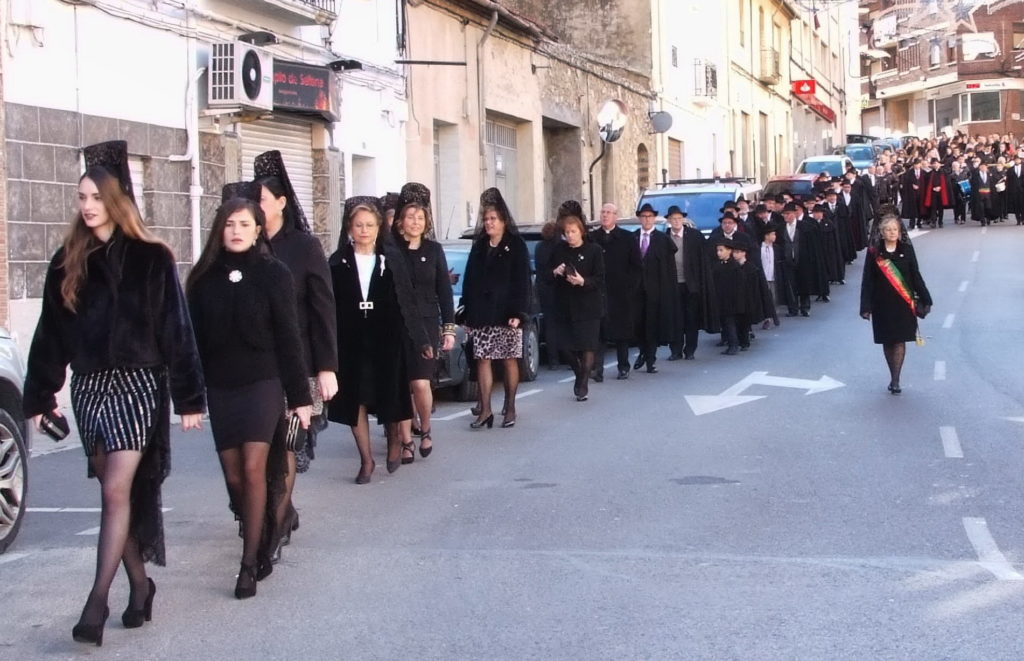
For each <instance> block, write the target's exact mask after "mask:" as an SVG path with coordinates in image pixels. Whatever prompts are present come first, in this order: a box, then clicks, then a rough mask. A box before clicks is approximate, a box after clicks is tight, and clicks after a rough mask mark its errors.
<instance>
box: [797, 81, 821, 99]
mask: <svg viewBox="0 0 1024 661" xmlns="http://www.w3.org/2000/svg"><path fill="white" fill-rule="evenodd" d="M791 89H792V90H793V94H810V95H812V96H813V95H814V93H815V92H817V91H818V83H817V82H815V81H813V80H794V81H793V84H792V87H791Z"/></svg>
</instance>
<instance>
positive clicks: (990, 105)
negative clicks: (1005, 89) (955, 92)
mask: <svg viewBox="0 0 1024 661" xmlns="http://www.w3.org/2000/svg"><path fill="white" fill-rule="evenodd" d="M999 119H1000V113H999V92H973V93H971V94H961V95H960V120H961V121H963V122H996V121H999Z"/></svg>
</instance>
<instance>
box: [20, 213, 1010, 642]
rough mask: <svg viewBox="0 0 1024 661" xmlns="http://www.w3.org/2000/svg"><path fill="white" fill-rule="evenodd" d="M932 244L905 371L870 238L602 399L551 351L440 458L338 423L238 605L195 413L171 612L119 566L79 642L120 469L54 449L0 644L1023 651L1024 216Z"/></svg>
mask: <svg viewBox="0 0 1024 661" xmlns="http://www.w3.org/2000/svg"><path fill="white" fill-rule="evenodd" d="M915 246H916V247H917V251H918V254H919V257H920V261H921V266H922V270H923V273H924V276H925V278H926V280H927V282H928V284H929V286H930V288H931V291H932V295H933V297H934V299H935V306H934V309H933V311H932V314H931V315H930V316H929V317H928V319H926V320H925V321H924V322H922V331H923V334H924V335H925V336H926V340H927V341H926V344H925V346H923V347H917V346H908V349H907V362H906V367H905V370H904V376H903V379H902V385H903V395H901V396H891V395H889V394H888V393H887V392H886V389H885V386H886V384H887V383H888V375H887V372H886V368H885V363H884V361H883V358H882V354H881V350H880V348H879V347H876V346H875V345H873V344H872V342H871V330H870V325H869V324H868V323H867V322H864V321H862V320H861V319H860V318H859V317H858V315H857V312H858V299H859V279H860V278H859V274H860V269H861V268H862V265H863V257H861V259H859V260H858V261H857V263H856V265H855V266H854V267H852V270H851V271H850V277H849V279H848V280H847V284H846V285H845V286H843V287H836V288H835V289H834V291H833V296H832V302H831V303H827V304H815V305H814V307H813V308H812V311H811V317H810V318H809V319H799V318H798V319H784V320H783V325H782V327H781V328H779V329H775V330H772V331H768V332H760V331H759V332H758V333H757V339H756V340H755V342H754V346H753V349H752V350H751V351H749V352H746V353H743V354H740V355H739V356H735V357H727V356H721V355H719V353H718V352H719V350H718V349H716V348H715V347H714V346H713V344H714V338H710V337H708V336H704V337H703V338H702V342H703V344H702V347H701V348H700V349H699V350H698V353H697V360H696V361H693V362H682V361H681V362H674V363H669V362H667V361H665V360H664V356H665V355H667V352H666V351H665V350H664V349H663V350H662V360H660V361H659V367H660V369H661V372H660V373H659V374H656V375H647V374H642V373H641V374H633V375H632V376H631V378H630V379H629V380H628V381H625V382H620V381H616V380H614V379H612V380H609V381H606V382H605V383H604V384H595V385H593V387H592V388H591V399H590V401H588V402H585V403H577V402H575V401H574V400H573V398H572V392H571V391H572V384H571V383H562V382H560V380H564V379H567V378H568V377H569V376H570V373H569V372H566V371H555V372H549V371H543V372H542V373H541V376H540V379H539V380H538V381H536V382H534V383H530V384H523V387H522V389H521V391H520V392H521V394H522V395H526V394H528V393H532V394H529V396H526V397H524V398H523V399H522V401H521V403H520V404H519V422H518V424H517V425H516V427H515V428H514V429H497V428H495V429H493V430H485V431H480V432H474V431H470V430H469V429H468V423H469V421H470V420H471V418H470V417H469V415H468V412H465V410H466V408H467V405H465V404H459V403H456V402H451V401H442V402H440V403H439V406H438V412H437V414H436V415H437V418H450V419H448V420H441V419H436V420H435V423H434V436H435V447H436V450H435V452H434V453H433V455H432V456H431V457H430V458H429V459H427V460H422V459H419V458H417V461H416V462H415V463H414V464H412V465H409V466H403V467H402V468H401V470H399V471H398V472H397V473H395V474H394V475H387V473H386V472H385V471H384V469H383V461H382V458H380V457H379V458H378V466H379V468H378V470H377V472H376V473H375V475H374V480H373V482H372V483H371V484H370V485H368V486H356V485H355V484H354V483H353V478H354V477H355V474H356V472H357V470H358V460H357V455H356V452H355V448H354V446H353V443H352V441H351V437H350V435H349V433H348V430H347V429H344V428H340V427H337V426H332V427H331V428H330V429H329V430H328V431H327V432H326V433H325V434H323V435H322V436H321V441H320V446H319V449H318V458H317V459H316V461H315V462H314V463H313V466H312V468H311V470H310V472H309V473H307V474H305V475H302V476H300V478H299V483H298V486H297V489H296V501H297V505H298V507H299V510H300V512H301V522H302V527H301V529H300V530H299V531H297V532H296V533H295V535H294V538H293V543H292V545H291V546H289V547H287V548H286V549H285V556H284V559H283V561H282V562H281V563H280V564H279V565H278V566H277V569H276V570H275V572H274V574H273V575H272V576H271V577H270V578H268V579H267V580H266V581H264V582H263V583H261V584H260V586H259V594H258V596H257V597H256V598H255V599H251V600H248V601H245V602H238V601H236V600H235V599H234V598H233V597H232V589H233V586H234V577H235V572H236V571H237V568H238V559H239V554H240V546H241V545H240V540H239V539H238V537H237V536H236V534H235V531H236V528H235V524H234V522H233V521H232V519H231V516H230V514H229V512H228V510H227V498H226V495H225V491H224V487H223V482H222V480H221V477H220V473H219V468H218V465H217V462H216V457H215V454H214V451H213V445H212V440H211V438H210V436H209V433H208V431H204V432H203V433H200V434H195V433H193V434H189V435H183V434H181V433H180V432H176V433H175V434H174V438H173V442H174V452H175V455H174V462H175V465H174V471H173V474H172V476H171V477H170V479H169V480H168V482H167V483H166V485H165V491H164V501H165V505H166V506H167V507H169V508H170V510H169V511H168V512H167V514H166V528H167V539H168V566H167V567H166V568H154V570H153V576H154V578H155V580H156V583H157V586H158V592H157V595H156V603H155V608H154V611H155V612H154V621H153V622H152V623H151V624H147V625H146V626H145V627H144V628H143V629H141V630H133V631H126V630H124V629H123V628H122V627H121V624H120V620H119V617H118V616H119V614H120V612H121V610H122V609H123V608H124V604H125V603H126V601H127V586H126V582H125V581H124V580H123V577H119V579H118V581H117V582H116V583H115V587H114V590H113V591H112V595H111V602H110V603H111V611H112V617H111V620H110V621H109V623H108V628H107V632H106V639H105V641H104V646H103V647H102V648H98V649H97V648H89V647H85V646H82V645H80V644H77V643H74V642H72V640H71V637H70V630H71V627H72V625H73V624H74V623H75V621H76V618H77V617H78V614H79V610H80V608H81V605H82V603H83V602H84V598H85V596H86V592H87V590H88V587H89V584H90V581H91V576H92V570H93V562H94V544H95V530H96V528H95V527H96V526H98V525H99V522H98V514H97V513H96V512H95V511H84V512H76V511H65V510H61V509H60V508H96V507H97V506H98V491H97V489H96V486H95V484H94V483H91V482H89V481H87V480H86V479H84V473H85V464H84V461H83V458H82V457H81V454H80V451H79V450H78V449H77V448H72V449H71V450H70V451H66V452H56V453H53V454H46V455H42V454H40V455H39V456H36V457H34V458H33V461H32V462H31V484H30V497H31V503H30V505H31V507H32V508H34V509H33V510H32V511H30V512H29V514H28V517H27V519H26V521H25V526H24V528H23V530H22V535H21V537H20V538H19V540H18V542H17V543H16V544H15V546H14V547H13V548H12V549H11V550H10V551H8V553H7V554H6V555H4V556H0V578H2V580H0V603H2V604H3V614H4V617H3V628H2V631H3V636H2V637H0V657H2V658H4V659H11V660H13V659H19V660H26V661H27V660H30V659H59V658H71V657H75V658H78V657H80V656H82V655H83V654H89V655H90V656H91V657H93V658H126V659H127V658H131V659H170V658H189V659H241V658H261V659H298V658H302V659H335V658H340V659H349V658H364V659H406V658H408V659H413V658H415V659H588V660H589V659H737V660H755V659H786V660H791V659H799V660H803V659H809V660H811V659H813V660H831V659H857V660H861V659H914V660H923V659H927V660H930V659H950V660H963V659H986V660H999V659H1007V660H1012V659H1020V658H1024V642H1022V641H1021V636H1020V632H1021V629H1022V626H1021V612H1022V608H1021V607H1022V606H1024V526H1022V522H1024V508H1022V502H1024V487H1022V477H1021V476H1022V474H1024V470H1022V469H1024V452H1022V447H1024V405H1022V401H1024V382H1022V379H1021V373H1022V372H1021V368H1022V363H1024V359H1022V352H1021V349H1020V348H1019V343H1018V342H1017V340H1018V337H1019V333H1020V329H1021V328H1022V327H1024V311H1022V308H1021V306H1020V301H1021V300H1022V294H1024V271H1022V269H1021V267H1020V254H1021V251H1022V248H1024V228H1021V227H1015V226H1013V225H1012V223H1011V224H1009V225H996V226H993V227H991V228H989V229H988V230H982V229H980V228H978V227H976V226H973V225H972V226H966V227H958V226H951V225H949V224H947V226H946V227H945V228H944V229H942V230H938V231H931V232H925V233H924V234H921V235H919V236H917V237H916V238H915ZM753 373H767V374H753ZM752 374H753V376H752ZM771 377H784V378H787V379H801V380H805V381H808V382H811V381H815V382H818V383H819V385H820V391H817V392H813V393H811V394H807V392H808V391H807V387H809V386H813V385H814V384H813V383H809V384H808V383H805V384H799V383H797V382H794V381H785V380H784V379H772V378H771ZM822 377H828V378H827V379H822ZM836 382H838V384H841V385H838V384H837V383H836ZM797 385H804V386H805V387H804V388H803V389H801V388H797V387H792V386H797ZM533 391H536V392H533ZM723 393H724V396H723V397H722V398H719V399H718V400H708V399H704V400H692V401H695V402H699V404H698V409H700V410H703V409H706V408H709V406H708V403H709V402H711V403H713V404H715V406H718V405H721V404H725V403H729V402H731V403H733V405H732V406H729V407H727V408H721V409H718V410H712V411H708V412H703V413H702V414H701V415H697V414H696V413H695V412H694V409H692V408H691V406H690V404H689V403H688V400H687V399H686V396H712V395H722V394H723ZM758 396H759V397H760V398H758V399H754V397H758ZM730 397H739V398H743V397H749V398H750V399H748V400H745V401H743V402H742V403H739V401H740V400H737V399H731V400H730V399H728V398H730ZM498 406H500V399H499V397H497V396H496V398H495V407H496V408H497V407H498ZM702 407H703V408H702ZM710 408H714V406H711V407H710ZM460 412H465V414H464V415H458V414H459V413H460ZM375 443H376V449H377V452H378V454H379V455H381V457H382V455H383V441H382V440H381V439H380V438H379V435H378V439H377V441H376V442H375ZM54 449H57V448H56V447H54V446H53V445H52V444H50V442H49V441H48V440H46V439H41V438H37V439H36V451H37V453H41V452H45V451H51V450H54ZM958 455H960V456H958ZM40 508H44V509H40ZM45 508H50V509H49V510H48V509H45ZM50 510H58V511H50Z"/></svg>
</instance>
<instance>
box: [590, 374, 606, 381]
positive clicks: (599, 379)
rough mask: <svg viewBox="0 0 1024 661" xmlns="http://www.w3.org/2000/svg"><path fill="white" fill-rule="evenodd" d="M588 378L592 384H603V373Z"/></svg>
mask: <svg viewBox="0 0 1024 661" xmlns="http://www.w3.org/2000/svg"><path fill="white" fill-rule="evenodd" d="M590 378H592V379H593V380H594V383H604V373H603V372H594V373H593V374H591V375H590Z"/></svg>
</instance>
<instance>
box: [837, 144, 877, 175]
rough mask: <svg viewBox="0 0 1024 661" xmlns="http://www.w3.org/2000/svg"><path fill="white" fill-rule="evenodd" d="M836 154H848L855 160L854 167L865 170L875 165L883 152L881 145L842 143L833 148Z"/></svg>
mask: <svg viewBox="0 0 1024 661" xmlns="http://www.w3.org/2000/svg"><path fill="white" fill-rule="evenodd" d="M832 153H834V154H838V155H846V156H849V157H850V160H851V161H853V167H855V168H857V170H859V171H861V172H863V171H864V169H865V168H868V167H870V166H872V165H874V164H875V163H876V162H877V161H878V156H879V155H880V154H881V153H882V149H881V147H876V146H875V145H865V144H857V145H841V146H839V147H836V148H835V150H833V152H832Z"/></svg>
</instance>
